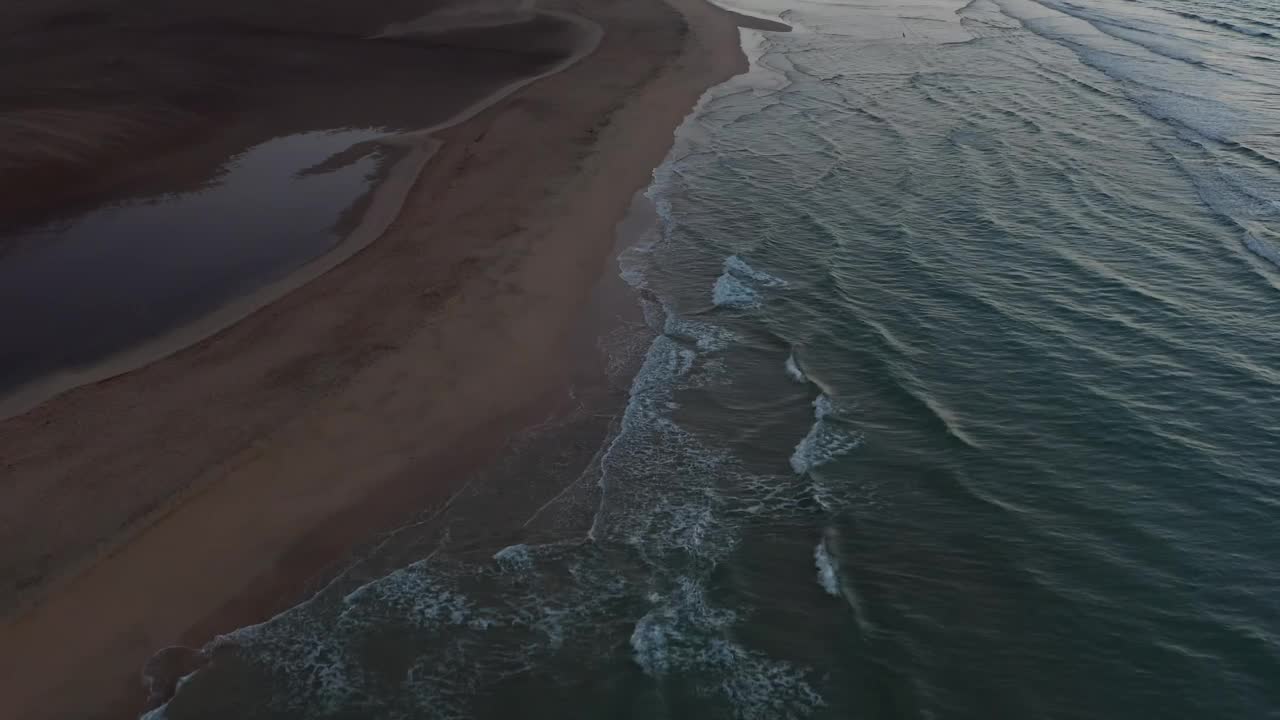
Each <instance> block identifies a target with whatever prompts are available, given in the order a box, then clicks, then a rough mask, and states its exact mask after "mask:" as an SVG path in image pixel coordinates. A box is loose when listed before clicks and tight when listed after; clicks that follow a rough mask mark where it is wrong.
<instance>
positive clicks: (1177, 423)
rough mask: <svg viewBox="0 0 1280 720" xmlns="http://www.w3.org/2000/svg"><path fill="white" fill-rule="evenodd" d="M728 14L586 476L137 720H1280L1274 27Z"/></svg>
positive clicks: (651, 240)
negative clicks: (733, 43) (615, 411)
mask: <svg viewBox="0 0 1280 720" xmlns="http://www.w3.org/2000/svg"><path fill="white" fill-rule="evenodd" d="M735 8H736V9H739V10H742V11H744V12H748V13H752V14H761V15H765V16H769V17H779V18H781V19H783V20H785V21H786V22H788V23H789V24H791V25H793V27H794V31H793V32H791V33H757V32H754V31H744V33H743V43H744V48H745V49H746V50H747V51H748V54H749V56H750V57H751V59H752V69H751V70H750V72H749V73H747V74H745V75H743V76H740V77H738V78H735V79H734V80H732V81H730V82H728V83H726V84H724V85H721V86H718V87H716V88H714V89H712V90H711V91H709V92H708V93H707V95H706V96H704V98H703V100H702V102H701V103H700V104H699V106H698V107H697V108H696V109H695V111H694V112H693V113H692V114H691V115H690V116H689V118H688V119H687V120H686V122H685V124H684V126H683V127H682V128H681V129H680V131H679V132H678V134H677V138H676V143H675V146H674V147H673V149H672V151H671V153H670V155H669V157H668V159H667V161H666V162H665V163H664V164H663V165H662V166H661V167H660V168H658V169H657V170H656V171H655V174H654V180H653V183H652V185H651V186H650V187H649V188H648V189H647V191H646V196H647V198H648V203H649V205H650V207H651V210H650V212H652V213H653V214H654V216H655V217H656V221H655V222H654V223H653V226H652V229H651V230H650V231H649V232H648V233H646V234H644V235H643V236H642V237H641V238H639V240H638V241H636V242H635V243H633V244H631V245H630V246H629V247H628V248H626V249H625V250H624V251H623V252H622V253H621V255H620V257H619V263H618V264H619V268H618V272H619V275H620V276H621V277H622V278H623V279H624V280H625V281H626V282H627V283H628V284H629V286H630V287H631V288H633V292H634V293H635V296H636V297H637V298H638V301H639V302H640V304H641V305H642V306H643V309H644V317H645V321H644V322H643V323H637V324H635V325H634V326H633V327H632V326H628V327H626V328H622V329H621V331H620V332H619V333H615V334H614V335H613V336H611V338H610V339H609V342H608V343H607V347H608V348H610V349H611V350H612V351H613V352H614V353H615V354H616V363H615V365H616V373H615V374H616V377H617V379H618V380H617V381H618V382H619V383H620V384H621V387H622V389H623V392H624V394H625V398H626V406H625V410H623V411H622V412H621V413H620V415H619V416H618V417H617V418H616V419H615V420H614V421H613V423H612V426H611V429H610V431H609V432H608V434H607V436H606V437H605V440H604V441H603V442H602V443H599V444H598V446H596V447H593V448H589V450H590V452H588V455H589V456H590V462H588V463H586V464H585V465H583V466H581V467H579V466H570V465H568V464H563V463H560V464H558V463H557V462H555V461H554V457H550V456H548V455H546V454H545V453H544V454H543V455H542V457H544V459H546V458H550V459H546V461H545V462H541V463H538V464H537V465H536V467H535V466H533V465H529V466H523V465H521V464H520V462H518V461H513V462H515V464H514V465H513V466H512V468H513V473H514V475H515V476H516V477H519V476H520V474H521V472H527V473H528V474H529V475H530V476H533V475H536V476H537V477H538V478H540V480H539V481H538V482H539V483H543V484H544V485H545V482H546V479H547V478H552V479H553V483H552V484H554V485H555V488H556V490H555V492H551V493H548V494H547V495H546V496H545V497H539V499H538V502H536V503H533V504H530V505H520V503H514V504H516V505H520V506H521V507H522V508H523V516H522V517H519V518H517V520H516V521H515V522H514V523H512V527H514V528H516V529H515V530H514V531H512V532H504V533H501V534H496V535H495V536H484V535H475V534H474V533H473V536H471V537H469V538H467V539H466V540H465V541H459V540H457V539H456V538H455V536H454V535H452V534H451V533H453V532H455V531H456V530H457V529H459V528H463V527H465V526H466V525H467V524H466V523H454V524H447V523H446V524H440V523H437V524H436V525H432V530H431V531H430V532H418V530H419V529H420V528H417V527H416V526H414V527H409V528H405V529H404V530H403V531H402V532H401V533H397V534H393V535H391V536H389V537H388V538H386V539H384V540H383V541H382V542H381V543H380V544H379V545H377V546H375V547H373V548H372V549H371V550H370V551H369V552H368V553H367V556H366V558H365V559H364V560H362V561H361V562H359V563H356V564H355V565H354V566H353V567H352V569H351V570H349V571H348V572H347V573H344V574H343V575H342V576H341V577H340V578H338V579H337V580H335V581H334V582H333V583H331V584H330V585H328V586H327V587H326V588H324V589H323V590H321V591H320V592H318V593H317V594H316V595H315V597H313V598H312V599H310V600H308V601H307V602H305V603H303V604H301V605H299V606H297V607H295V608H293V609H291V610H289V611H287V612H285V613H282V614H281V615H279V616H277V617H275V618H273V619H272V620H270V621H268V622H265V623H263V624H261V625H256V626H253V627H249V628H244V629H241V630H239V631H236V632H234V633H231V634H229V635H227V636H223V637H221V638H218V639H217V640H215V641H214V643H213V644H211V646H210V647H209V648H207V650H208V652H209V654H210V656H211V657H212V661H211V662H210V663H209V664H208V665H207V666H206V667H205V668H204V669H202V670H200V671H198V672H196V673H194V674H192V675H190V676H188V677H186V678H184V679H183V680H182V681H181V683H180V684H179V688H178V692H177V693H176V696H175V697H174V699H173V700H172V701H170V702H169V703H168V704H167V705H166V706H164V707H162V708H160V709H158V710H156V711H154V712H153V713H151V715H150V717H151V718H152V719H153V720H155V719H158V718H172V719H174V720H180V719H185V718H229V717H235V718H239V719H242V720H243V719H249V718H309V719H320V718H324V719H331V718H332V719H338V718H343V719H346V718H350V719H355V718H361V719H366V718H387V719H393V718H469V717H522V718H524V717H528V718H602V717H618V718H623V717H630V718H646V719H647V718H738V719H743V720H754V719H757V718H760V719H765V718H769V719H773V718H866V719H871V718H938V719H951V718H1090V719H1091V720H1102V719H1112V718H1114V719H1117V720H1130V719H1132V718H1138V717H1164V718H1231V719H1233V720H1236V719H1240V718H1267V717H1280V560H1278V558H1280V524H1277V522H1276V518H1277V516H1278V514H1280V443H1278V440H1277V439H1278V438H1280V324H1277V322H1276V319H1277V318H1280V267H1278V266H1277V264H1278V263H1280V5H1277V4H1275V3H1273V2H1266V1H1264V0H1240V1H1236V2H1230V3H1228V2H1214V1H1212V0H1079V1H1078V2H1076V1H1072V2H1067V1H1066V0H1039V1H1038V2H1036V1H1033V0H973V1H972V2H969V3H968V4H964V3H963V2H959V1H953V2H943V1H937V2H934V1H930V2H917V3H910V4H908V3H903V2H887V1H886V0H873V1H872V2H859V3H852V2H848V3H846V2H829V1H822V2H817V1H810V0H741V2H735ZM558 432H560V430H558V429H557V428H549V429H546V430H545V431H544V432H543V433H542V434H541V435H539V436H537V438H536V439H534V440H530V442H531V443H534V444H538V445H539V447H542V446H546V445H548V444H549V445H555V443H556V442H557V437H558V436H557V433H558ZM517 457H520V456H518V455H517ZM531 482H532V481H531ZM504 487H509V488H511V489H509V490H503V489H501V488H499V489H498V490H494V491H493V492H502V493H507V492H509V493H512V494H515V495H519V493H520V492H521V490H520V486H504ZM511 505H512V503H511V502H508V503H507V506H508V507H509V506H511ZM442 512H443V511H442ZM437 517H438V516H437V515H432V516H431V517H426V518H424V519H423V523H424V525H423V527H426V525H430V524H431V523H432V522H435V520H436V519H437Z"/></svg>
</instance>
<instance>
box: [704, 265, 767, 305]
mask: <svg viewBox="0 0 1280 720" xmlns="http://www.w3.org/2000/svg"><path fill="white" fill-rule="evenodd" d="M711 302H713V303H715V305H716V307H731V308H753V307H756V306H757V305H759V304H760V295H759V293H757V292H756V291H755V289H754V288H752V287H751V286H750V285H748V284H746V283H745V282H743V281H742V280H739V279H738V278H736V277H734V276H733V274H732V273H730V272H729V271H728V270H726V271H724V272H723V273H721V275H720V277H718V278H716V284H715V286H714V287H712V288H711Z"/></svg>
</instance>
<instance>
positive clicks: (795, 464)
mask: <svg viewBox="0 0 1280 720" xmlns="http://www.w3.org/2000/svg"><path fill="white" fill-rule="evenodd" d="M813 415H814V423H813V425H812V426H811V427H810V428H809V433H808V434H807V435H805V436H804V439H802V440H801V441H800V443H799V444H798V445H796V449H795V451H794V452H792V453H791V469H792V470H793V471H794V472H795V474H796V475H804V474H806V473H809V472H810V471H812V470H813V469H814V468H816V467H819V466H821V465H825V464H827V463H829V462H831V461H832V460H834V459H836V458H838V457H840V456H841V455H844V454H845V453H847V452H849V451H850V450H853V449H855V448H857V447H858V446H859V445H861V444H862V437H861V435H859V434H857V433H855V432H851V431H848V430H845V429H844V428H842V427H840V426H839V425H838V424H837V421H836V418H835V406H834V404H833V403H832V401H831V398H830V397H829V396H828V395H827V394H826V393H823V394H821V395H819V396H818V397H817V398H816V399H814V401H813Z"/></svg>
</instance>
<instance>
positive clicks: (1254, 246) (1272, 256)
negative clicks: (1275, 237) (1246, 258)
mask: <svg viewBox="0 0 1280 720" xmlns="http://www.w3.org/2000/svg"><path fill="white" fill-rule="evenodd" d="M1259 234H1260V233H1258V232H1256V231H1253V230H1246V231H1245V232H1244V245H1245V247H1247V248H1249V250H1250V251H1251V252H1252V253H1253V254H1254V255H1257V256H1258V257H1260V258H1262V259H1264V260H1266V261H1267V262H1269V263H1271V264H1272V265H1275V266H1277V267H1280V249H1277V248H1276V246H1275V245H1272V244H1271V243H1269V242H1267V241H1265V240H1263V239H1262V238H1260V237H1258V235H1259Z"/></svg>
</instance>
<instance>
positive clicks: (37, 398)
mask: <svg viewBox="0 0 1280 720" xmlns="http://www.w3.org/2000/svg"><path fill="white" fill-rule="evenodd" d="M539 15H541V16H544V17H553V18H556V19H558V20H561V21H564V22H567V23H570V24H572V25H575V26H577V28H578V30H579V34H580V37H579V43H578V46H577V47H576V48H574V51H573V52H572V53H571V54H570V55H569V56H567V57H565V58H564V59H563V60H561V61H560V62H558V63H556V64H555V65H553V66H552V67H550V68H548V69H547V70H545V71H543V72H541V73H538V74H536V75H530V76H529V77H526V78H521V79H520V80H516V81H514V82H512V83H509V84H507V85H505V86H503V87H501V88H499V89H498V90H496V91H495V92H493V93H492V94H490V95H489V96H488V97H486V98H484V99H482V100H480V101H479V102H476V103H474V104H472V105H470V106H468V107H466V108H463V109H462V110H460V111H459V112H458V113H456V114H455V115H453V116H452V117H450V118H448V119H447V120H444V121H443V122H440V123H437V124H435V125H432V126H430V127H426V128H422V129H420V130H411V131H409V132H404V133H396V134H393V135H387V136H385V137H382V138H379V139H378V140H375V141H373V142H377V143H382V144H385V145H393V146H405V147H408V148H409V152H408V153H407V154H406V155H405V156H404V157H403V158H401V159H400V160H398V161H396V162H395V163H394V164H393V165H392V167H391V168H390V170H389V171H388V172H387V176H386V178H385V179H384V180H383V181H382V182H381V183H379V184H378V186H377V187H376V188H375V189H374V190H373V192H372V194H371V201H370V203H369V207H368V209H367V210H365V212H364V213H363V216H362V217H361V218H360V222H359V223H358V224H357V225H356V227H355V228H354V229H353V230H352V231H351V232H350V233H348V234H347V235H346V237H344V238H343V239H342V241H341V242H339V243H338V245H337V246H335V247H334V248H333V249H332V250H330V251H329V252H327V253H325V254H324V255H321V256H320V257H318V258H315V259H314V260H311V261H309V262H308V263H306V264H305V265H303V266H302V267H300V268H298V269H297V270H295V271H293V272H291V273H289V274H288V275H285V276H284V277H282V278H280V279H278V280H275V281H273V282H271V283H268V284H267V285H264V286H262V287H260V288H257V289H255V290H253V291H251V292H249V293H248V294H245V295H241V296H239V297H236V298H233V299H231V300H230V301H229V302H227V303H226V304H224V305H223V306H222V307H220V308H218V309H216V310H214V311H212V312H210V313H208V314H206V315H203V316H201V317H198V318H196V319H195V320H193V321H191V322H189V323H186V324H184V325H182V326H180V327H178V328H175V329H173V330H170V331H168V332H166V333H164V334H163V335H160V336H159V337H156V338H153V339H151V340H147V341H145V342H143V343H142V344H139V345H136V346H134V347H132V348H129V349H127V350H123V351H120V352H117V353H114V354H112V355H110V356H108V357H106V358H104V359H103V360H101V361H99V362H97V363H95V364H93V365H91V366H88V367H82V368H76V369H72V370H64V371H60V372H57V373H54V374H52V375H49V376H46V377H44V378H41V379H40V380H36V381H34V382H31V383H28V384H26V385H23V386H21V387H20V388H18V389H17V390H15V391H13V392H12V393H10V394H8V395H7V396H5V397H4V398H2V399H0V421H2V420H7V419H9V418H12V417H15V416H17V415H21V414H23V413H25V412H27V411H29V410H31V409H33V408H35V407H37V406H39V405H41V404H43V403H45V402H47V401H49V400H51V399H53V398H55V397H57V396H58V395H61V394H63V393H65V392H68V391H70V390H74V389H75V388H78V387H82V386H84V385H92V384H94V383H99V382H103V381H105V380H110V379H111V378H113V377H116V376H118V375H123V374H125V373H128V372H132V371H134V370H137V369H140V368H142V367H145V366H147V365H150V364H152V363H154V362H157V361H159V360H162V359H164V358H166V357H168V356H170V355H173V354H175V353H178V352H180V351H182V350H184V349H186V348H188V347H191V346H192V345H195V344H197V343H199V342H201V341H203V340H206V339H208V338H210V337H212V336H214V335H216V334H218V333H219V332H221V331H223V330H225V329H227V328H229V327H231V326H232V325H234V324H236V323H238V322H240V321H241V320H243V319H244V318H246V317H248V316H249V315H252V314H253V313H254V312H256V311H258V310H260V309H262V308H263V307H266V306H267V305H270V304H272V303H274V302H276V301H278V300H280V299H281V298H283V297H284V296H285V295H288V294H289V293H291V292H293V291H294V290H297V289H298V288H300V287H302V286H303V285H306V284H307V283H309V282H311V281H312V280H315V279H316V278H318V277H320V276H321V275H324V274H325V273H327V272H329V271H330V270H332V269H334V268H335V267H337V266H339V265H341V264H342V263H344V262H346V261H347V260H349V259H351V258H352V257H354V256H355V255H356V254H357V253H359V252H360V251H361V250H363V249H365V248H366V247H368V246H369V245H371V244H372V243H373V242H374V241H376V240H377V239H378V238H380V237H382V236H383V235H384V234H385V233H386V231H387V230H388V229H389V228H390V227H391V224H392V223H394V222H395V220H396V218H397V217H398V216H399V214H400V211H401V209H402V208H403V207H404V203H405V200H406V199H407V198H408V196H409V191H410V190H411V189H412V188H413V185H414V183H415V182H417V180H418V178H419V176H420V175H421V174H422V171H423V169H424V168H425V167H426V165H427V163H428V162H429V161H430V160H431V158H432V157H433V156H434V155H435V154H436V151H437V150H439V148H440V146H441V141H440V140H437V139H436V138H435V137H433V135H434V134H435V133H438V132H440V131H442V130H447V129H449V128H451V127H453V126H455V125H459V124H461V123H464V122H466V121H468V120H470V119H472V118H474V117H475V116H477V115H479V114H480V113H482V112H484V111H485V110H487V109H489V108H490V107H493V106H494V105H495V104H497V103H499V102H501V101H502V100H504V99H506V98H507V97H509V96H511V95H512V94H514V93H515V92H517V91H519V90H521V89H522V88H524V87H526V86H528V85H531V84H532V83H535V82H537V81H539V80H542V79H544V78H547V77H550V76H552V75H555V74H557V73H560V72H563V71H564V70H566V69H568V68H570V67H572V66H573V65H575V64H576V63H578V62H579V61H581V60H582V59H583V58H585V57H587V56H588V55H590V54H591V53H592V52H594V51H595V49H596V48H597V47H598V46H599V44H600V40H601V38H603V36H604V28H602V27H601V26H600V25H599V24H598V23H596V22H594V21H592V20H589V19H587V18H584V17H582V16H579V15H574V14H573V13H569V12H563V11H558V10H531V11H530V14H528V15H525V14H523V13H519V14H512V15H509V16H506V17H504V18H502V19H501V20H499V21H495V20H493V19H483V20H481V21H479V22H475V23H471V24H462V23H454V24H450V25H449V26H448V27H447V28H440V29H434V30H433V29H430V28H428V27H425V26H423V25H422V24H421V23H418V24H414V23H408V24H406V25H405V26H403V27H401V28H396V29H395V30H392V29H391V28H389V29H388V31H387V32H384V33H382V34H380V35H378V36H376V37H394V36H404V35H415V34H432V33H435V32H451V31H455V30H459V29H466V28H480V27H484V28H489V27H498V26H501V25H513V24H518V23H523V22H528V21H530V20H532V19H534V18H536V17H537V16H539Z"/></svg>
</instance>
